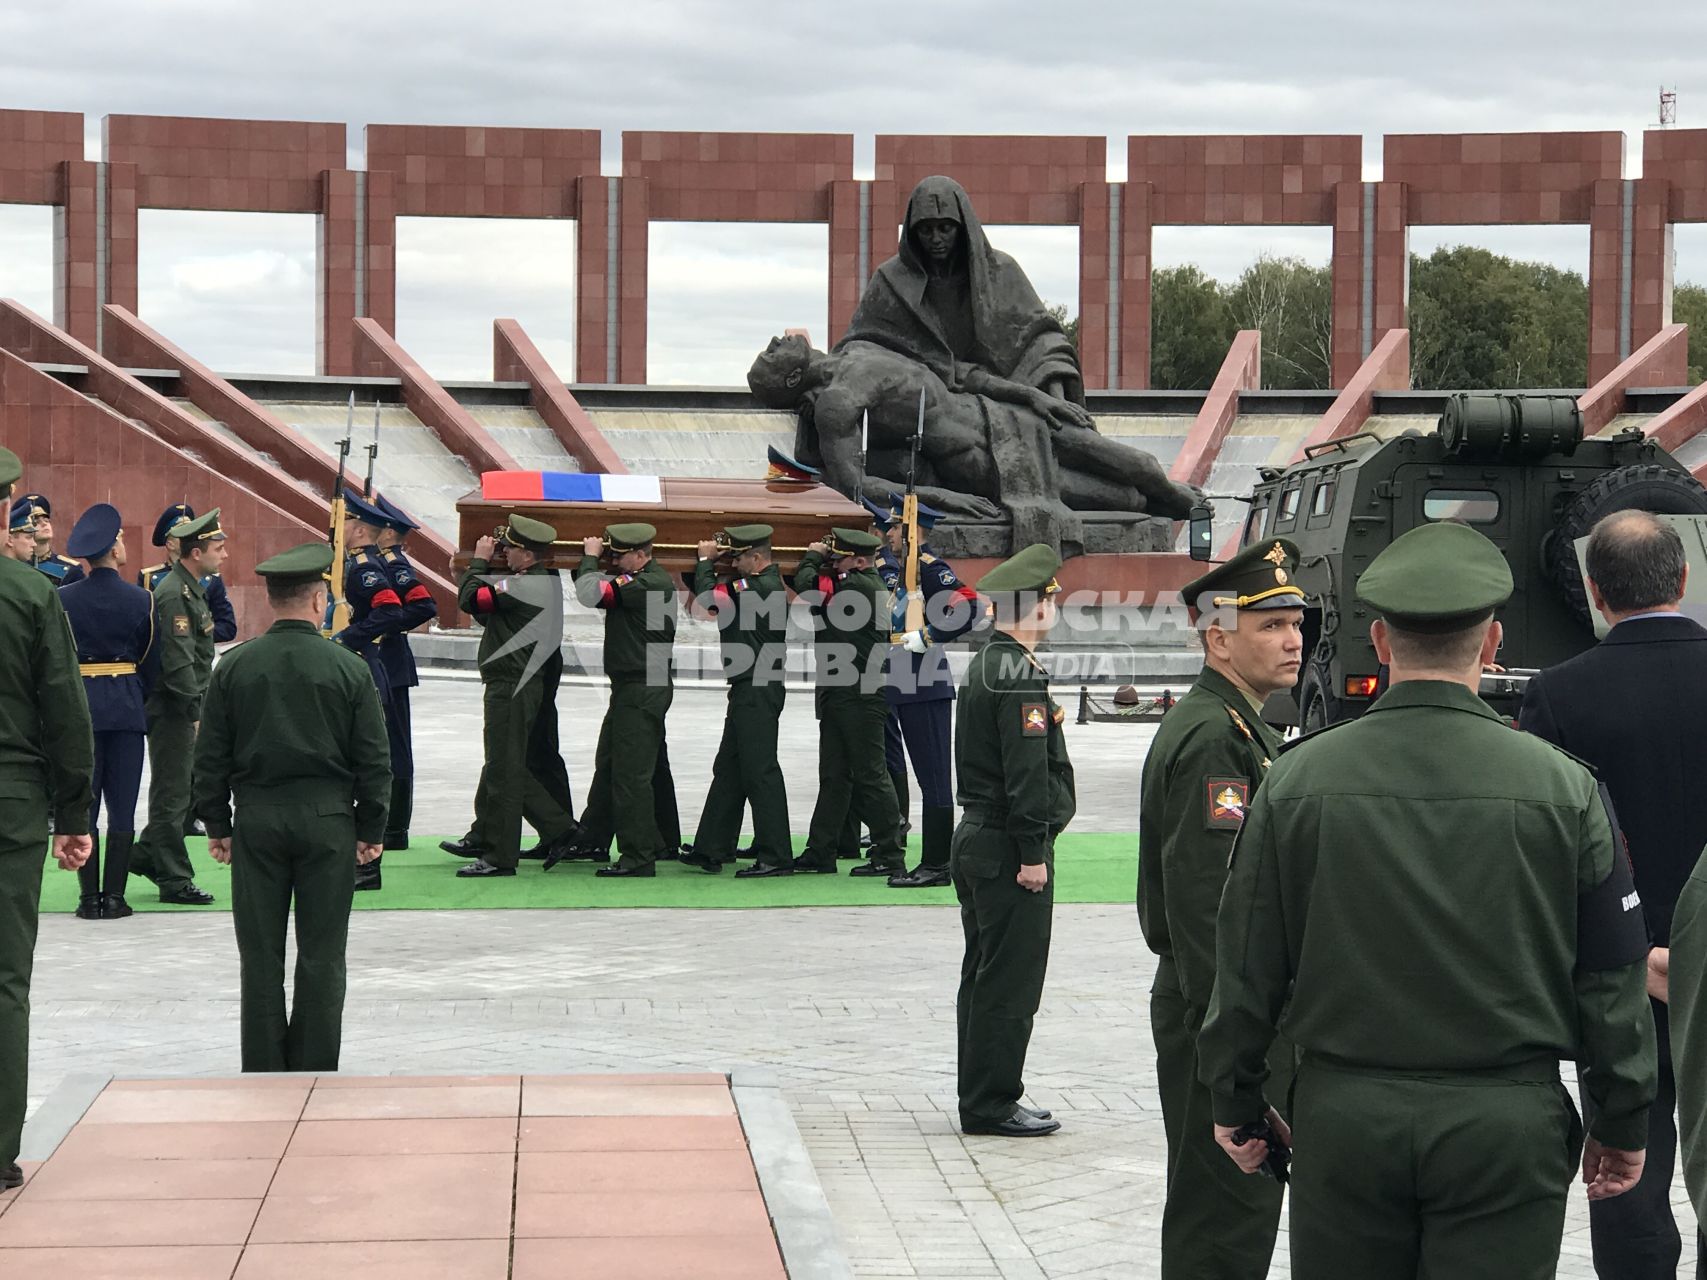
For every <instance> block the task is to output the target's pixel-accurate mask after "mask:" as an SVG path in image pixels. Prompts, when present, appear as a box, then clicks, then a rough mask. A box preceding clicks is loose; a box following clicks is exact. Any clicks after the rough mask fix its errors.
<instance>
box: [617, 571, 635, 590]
mask: <svg viewBox="0 0 1707 1280" xmlns="http://www.w3.org/2000/svg"><path fill="white" fill-rule="evenodd" d="M633 581H634V575H633V574H632V573H624V574H620V575H618V576H617V578H616V579H615V582H616V585H617V586H619V587H626V586H627V585H628V584H629V583H631V582H633Z"/></svg>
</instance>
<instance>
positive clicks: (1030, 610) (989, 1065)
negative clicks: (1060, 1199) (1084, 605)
mask: <svg viewBox="0 0 1707 1280" xmlns="http://www.w3.org/2000/svg"><path fill="white" fill-rule="evenodd" d="M1060 568H1061V557H1060V556H1059V555H1057V554H1056V552H1055V551H1054V549H1053V548H1051V547H1049V546H1047V545H1044V544H1042V543H1035V544H1033V545H1031V546H1029V547H1026V548H1025V549H1024V550H1022V551H1020V552H1018V553H1016V554H1015V555H1013V556H1010V557H1009V558H1008V559H1006V560H1004V561H1003V562H1002V563H1001V564H999V565H997V566H996V567H995V568H994V569H991V570H990V572H988V573H986V574H985V575H984V576H983V577H982V578H981V579H979V581H978V593H979V594H980V595H981V596H985V597H987V598H988V599H989V601H990V607H991V611H992V615H993V618H994V622H995V633H994V634H993V635H992V636H991V638H990V642H989V643H988V644H987V645H985V646H984V647H983V648H982V649H980V650H979V651H978V652H977V653H976V654H974V655H973V658H972V663H971V665H970V666H969V667H968V668H967V671H966V679H965V681H964V682H962V684H961V686H960V719H959V723H958V724H957V725H955V732H954V771H955V775H956V777H958V778H959V780H960V790H959V796H960V805H961V810H962V812H961V815H960V824H959V826H957V827H956V828H955V831H954V841H953V845H952V848H951V850H950V867H951V869H952V873H953V876H954V892H955V896H956V897H957V898H958V899H959V900H960V924H961V928H962V930H963V931H964V933H965V935H966V954H965V959H964V961H963V962H962V964H961V967H960V994H959V998H958V1000H957V1001H956V1006H955V1008H956V1015H957V1026H958V1031H959V1040H958V1046H957V1054H956V1061H957V1064H958V1080H959V1088H958V1092H959V1097H960V1127H961V1128H962V1129H963V1130H964V1131H965V1132H967V1133H984V1134H997V1135H1000V1136H1002V1137H1010V1138H1031V1137H1041V1136H1043V1135H1045V1134H1049V1133H1053V1132H1054V1131H1055V1130H1057V1129H1059V1128H1060V1127H1061V1123H1060V1121H1058V1120H1056V1119H1054V1118H1053V1117H1052V1116H1051V1115H1050V1114H1049V1113H1048V1112H1047V1111H1035V1110H1033V1109H1032V1108H1030V1107H1026V1106H1023V1105H1022V1104H1021V1103H1020V1099H1021V1098H1022V1097H1023V1096H1024V1095H1025V1080H1024V1075H1025V1055H1026V1050H1027V1048H1028V1047H1029V1045H1030V1043H1031V1023H1032V1018H1033V1017H1034V1016H1035V1015H1036V1013H1037V1006H1038V1002H1039V1001H1040V1000H1041V999H1042V997H1043V975H1044V970H1045V969H1046V968H1047V967H1048V963H1049V930H1050V921H1051V918H1052V916H1053V913H1054V902H1055V837H1056V836H1058V835H1060V834H1061V832H1062V831H1063V830H1064V829H1065V828H1066V826H1067V824H1068V823H1069V822H1071V821H1072V818H1073V813H1074V811H1075V809H1076V808H1077V804H1078V801H1077V797H1076V794H1075V792H1074V789H1073V763H1072V761H1071V760H1070V759H1069V758H1068V756H1067V740H1066V737H1065V735H1064V733H1063V731H1062V726H1063V724H1064V722H1065V720H1066V716H1065V714H1064V713H1063V711H1062V709H1061V707H1060V706H1059V705H1057V704H1056V702H1055V701H1054V700H1053V699H1052V698H1050V696H1049V678H1048V675H1047V673H1046V672H1045V671H1044V669H1043V667H1042V665H1041V664H1040V663H1039V662H1038V661H1037V657H1036V653H1035V651H1036V648H1037V646H1038V644H1039V643H1041V642H1042V641H1043V640H1044V639H1045V638H1046V637H1047V636H1048V634H1049V630H1050V628H1051V627H1053V626H1054V625H1055V614H1056V609H1055V601H1054V596H1055V594H1056V593H1057V592H1058V591H1059V590H1060V587H1059V586H1058V585H1057V583H1056V581H1055V574H1056V573H1057V572H1058V571H1059V570H1060Z"/></svg>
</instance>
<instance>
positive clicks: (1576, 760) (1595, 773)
mask: <svg viewBox="0 0 1707 1280" xmlns="http://www.w3.org/2000/svg"><path fill="white" fill-rule="evenodd" d="M1518 732H1519V733H1523V735H1524V737H1526V738H1534V739H1535V740H1536V741H1537V742H1546V743H1547V745H1548V746H1550V747H1552V748H1553V750H1555V751H1557V752H1558V753H1559V754H1560V755H1562V756H1564V757H1565V759H1567V760H1569V761H1570V762H1571V763H1572V764H1580V765H1581V766H1582V767H1583V768H1585V769H1587V770H1588V771H1589V774H1590V776H1591V777H1593V778H1594V780H1595V781H1596V782H1599V781H1600V770H1599V769H1597V768H1595V767H1594V766H1593V765H1592V764H1590V763H1589V762H1588V761H1587V760H1584V759H1583V758H1582V757H1581V756H1575V755H1572V754H1571V753H1570V752H1569V751H1566V750H1565V749H1564V748H1563V747H1561V746H1560V745H1559V744H1558V743H1557V742H1549V741H1548V740H1547V739H1546V738H1543V737H1542V736H1541V735H1540V734H1538V733H1526V732H1524V731H1523V730H1521V729H1520V730H1518Z"/></svg>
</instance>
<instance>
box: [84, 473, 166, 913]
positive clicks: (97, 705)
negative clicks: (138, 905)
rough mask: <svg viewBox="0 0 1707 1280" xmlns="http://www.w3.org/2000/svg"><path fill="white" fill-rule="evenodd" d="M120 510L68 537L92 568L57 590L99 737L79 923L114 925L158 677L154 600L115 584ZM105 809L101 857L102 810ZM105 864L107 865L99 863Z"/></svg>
mask: <svg viewBox="0 0 1707 1280" xmlns="http://www.w3.org/2000/svg"><path fill="white" fill-rule="evenodd" d="M120 524H121V519H120V516H119V512H118V508H117V507H114V506H111V505H110V504H108V503H105V502H101V503H97V504H96V505H95V506H92V507H90V508H89V509H88V510H87V511H85V512H84V513H83V514H82V515H81V516H80V517H78V520H77V523H76V524H75V525H74V526H73V527H72V530H71V537H70V538H69V539H68V540H67V542H66V544H65V545H66V550H67V551H68V552H70V553H71V554H72V555H74V556H77V557H78V558H79V559H82V560H87V561H88V562H89V572H88V575H87V576H86V577H83V578H80V579H79V580H77V581H75V582H73V583H71V584H70V585H69V586H66V587H62V588H61V589H60V596H59V601H60V603H61V604H62V605H64V606H65V614H66V617H68V618H69V619H70V620H71V634H72V636H73V637H74V639H75V641H76V644H77V664H78V670H79V671H80V672H81V673H82V676H83V692H84V694H85V695H86V696H87V698H88V702H89V718H90V720H91V722H92V723H93V725H94V730H95V771H94V776H93V779H92V790H93V792H94V803H93V804H92V805H91V806H90V808H89V830H90V832H91V833H92V835H91V840H92V852H91V854H90V857H89V861H88V862H86V863H84V864H83V866H81V867H80V868H78V871H77V878H78V880H79V882H80V883H81V886H82V896H81V900H80V901H79V902H78V905H77V914H78V916H79V917H81V918H82V919H84V920H119V919H122V918H124V917H125V916H128V915H130V914H131V909H130V906H129V904H128V903H126V902H125V896H124V895H125V879H126V877H127V876H129V874H130V849H131V845H132V844H134V843H135V842H136V796H137V792H138V790H139V789H140V788H141V786H142V755H143V751H144V749H145V746H146V743H147V739H148V717H147V714H146V712H145V711H144V710H143V707H144V704H145V702H146V699H147V694H148V689H149V687H150V685H151V684H152V683H153V681H154V678H155V676H156V674H157V672H158V668H159V651H158V650H157V649H156V648H155V646H154V598H153V597H152V596H150V595H149V594H148V592H146V591H144V590H143V589H142V588H141V587H139V586H136V585H134V584H133V583H129V582H126V581H125V580H124V579H123V578H121V577H120V576H119V570H121V569H123V568H124V564H125V545H124V532H123V530H122V529H121V528H120ZM103 803H104V804H105V805H106V809H107V830H106V840H105V846H106V847H105V849H103V848H102V843H103V842H102V839H101V834H100V823H101V806H102V804H103ZM103 854H104V855H105V863H104V865H103V862H102V856H103Z"/></svg>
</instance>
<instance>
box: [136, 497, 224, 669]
mask: <svg viewBox="0 0 1707 1280" xmlns="http://www.w3.org/2000/svg"><path fill="white" fill-rule="evenodd" d="M195 518H196V513H195V508H193V507H191V506H190V504H189V503H187V502H174V503H173V504H172V505H171V506H169V507H167V508H166V509H165V510H164V511H162V512H161V513H160V518H159V519H158V520H156V521H155V522H154V536H153V538H152V539H151V541H152V542H153V543H154V545H155V546H157V547H162V548H164V549H165V552H166V558H165V559H164V560H162V561H161V562H160V563H159V564H151V565H149V566H148V567H147V568H145V569H143V570H142V571H141V572H140V573H138V574H137V575H136V583H137V585H138V586H139V587H142V588H144V589H145V590H148V591H153V590H154V588H155V587H156V586H158V585H159V584H160V579H162V578H164V577H165V576H166V575H167V574H168V573H169V572H171V569H172V564H173V562H174V561H176V560H177V558H178V540H177V539H176V538H174V537H172V536H171V533H170V531H171V529H172V527H173V526H174V525H179V524H182V523H183V522H184V521H186V520H194V519H195ZM201 583H202V591H203V592H205V593H206V595H207V609H208V612H209V613H211V614H212V615H213V642H214V643H215V644H230V643H231V642H232V641H233V640H235V639H237V610H236V609H235V608H233V607H232V604H231V593H230V592H229V591H227V590H226V589H225V579H224V578H223V577H222V576H220V573H219V571H218V570H217V569H216V570H213V571H212V572H209V573H204V574H203V575H202V579H201Z"/></svg>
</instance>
